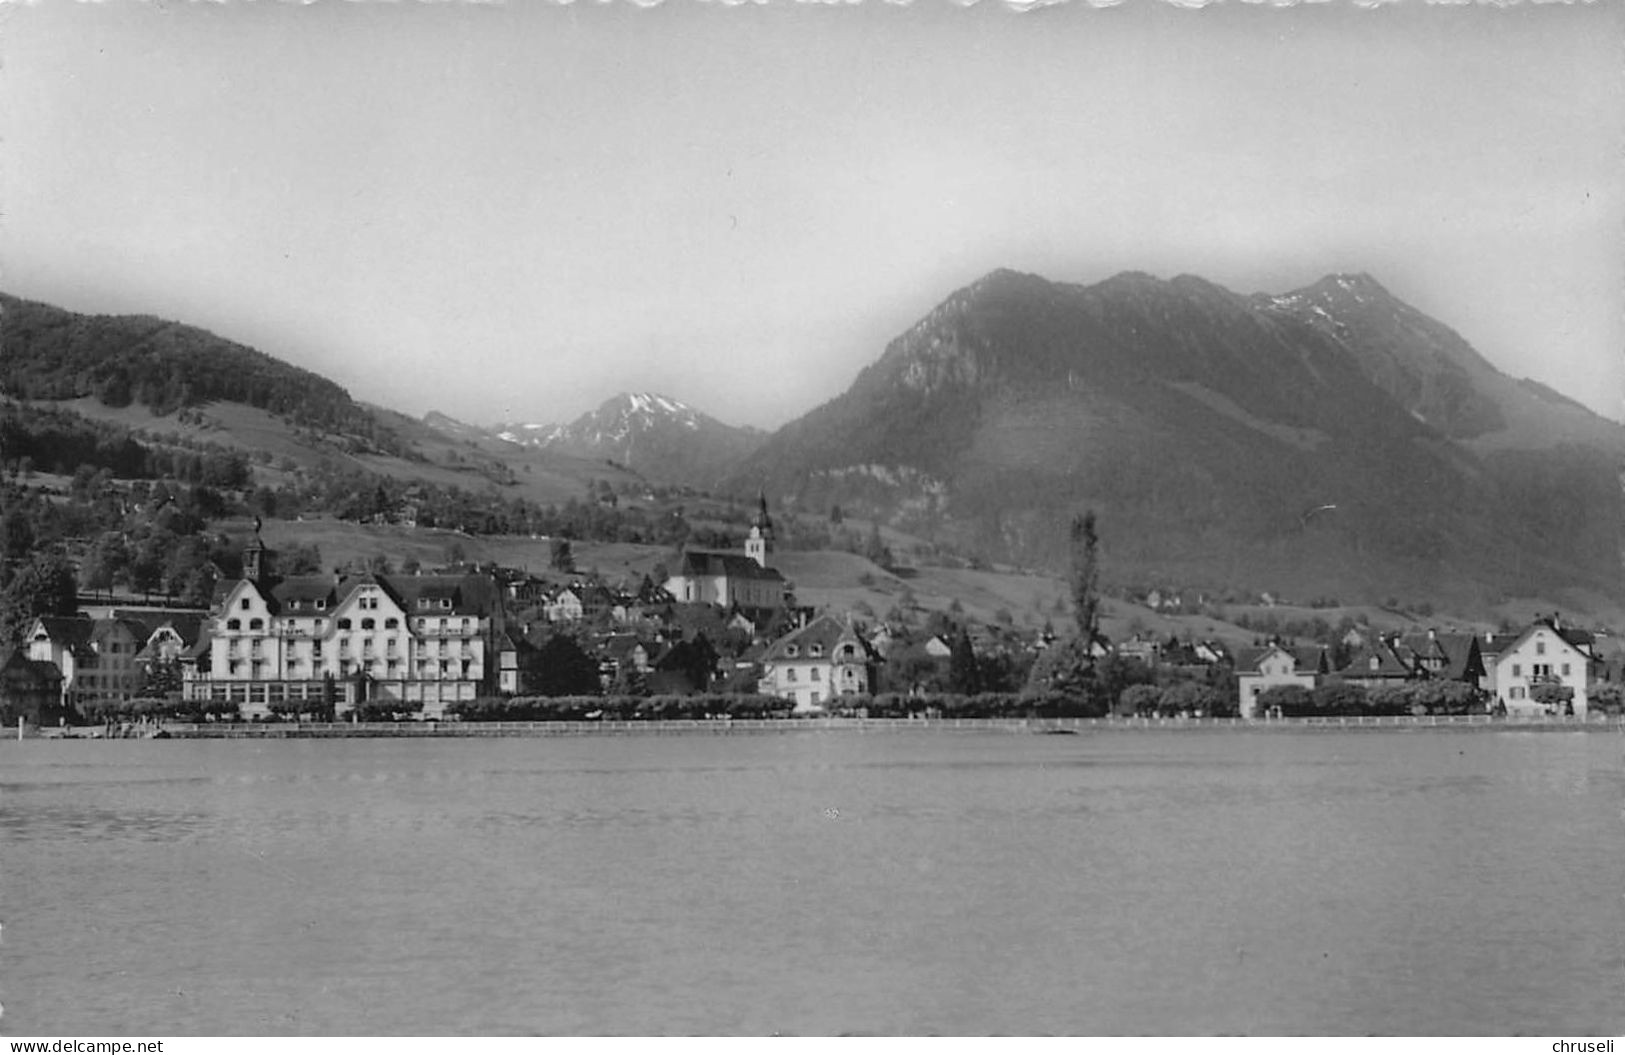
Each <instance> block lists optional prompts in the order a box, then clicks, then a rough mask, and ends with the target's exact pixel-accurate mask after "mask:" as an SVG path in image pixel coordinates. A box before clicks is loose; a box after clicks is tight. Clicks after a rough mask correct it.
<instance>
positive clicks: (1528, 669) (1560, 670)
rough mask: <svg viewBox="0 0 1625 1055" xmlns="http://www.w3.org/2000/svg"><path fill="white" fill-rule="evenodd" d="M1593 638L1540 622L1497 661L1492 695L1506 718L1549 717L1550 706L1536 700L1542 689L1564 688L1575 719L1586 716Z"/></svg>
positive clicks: (1554, 623)
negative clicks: (1570, 695)
mask: <svg viewBox="0 0 1625 1055" xmlns="http://www.w3.org/2000/svg"><path fill="white" fill-rule="evenodd" d="M1591 646H1592V640H1591V635H1590V634H1588V633H1586V632H1584V631H1580V630H1570V629H1566V628H1564V627H1562V626H1560V625H1558V623H1557V621H1556V620H1555V619H1539V620H1536V621H1535V623H1534V624H1533V625H1531V626H1530V627H1529V628H1528V629H1526V630H1525V631H1524V632H1523V633H1521V634H1519V635H1518V636H1517V638H1515V639H1514V640H1513V641H1512V642H1511V644H1509V645H1506V646H1504V647H1502V648H1501V650H1500V653H1499V654H1498V655H1497V656H1496V657H1495V662H1494V677H1493V679H1492V685H1493V691H1494V693H1495V698H1496V700H1497V701H1498V702H1499V703H1500V704H1501V705H1502V706H1503V707H1505V708H1506V712H1507V713H1508V714H1547V713H1550V711H1551V709H1552V708H1551V707H1549V706H1548V705H1546V704H1544V703H1540V702H1538V701H1537V700H1536V699H1535V695H1536V693H1535V689H1536V687H1537V686H1540V685H1554V686H1561V687H1566V688H1567V689H1569V690H1570V691H1571V692H1572V693H1573V698H1572V701H1571V702H1572V705H1573V708H1574V713H1575V714H1576V715H1577V716H1580V717H1584V716H1585V713H1586V690H1587V689H1588V688H1589V687H1590V685H1591V667H1592V664H1593V663H1594V662H1595V659H1596V657H1595V656H1593V655H1592V652H1591Z"/></svg>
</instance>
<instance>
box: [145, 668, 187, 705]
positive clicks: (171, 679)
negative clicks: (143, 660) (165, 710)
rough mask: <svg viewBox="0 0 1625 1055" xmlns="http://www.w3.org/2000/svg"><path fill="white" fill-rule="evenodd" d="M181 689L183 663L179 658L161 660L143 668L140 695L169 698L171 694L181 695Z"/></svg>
mask: <svg viewBox="0 0 1625 1055" xmlns="http://www.w3.org/2000/svg"><path fill="white" fill-rule="evenodd" d="M180 691H181V665H180V662H179V661H178V660H174V659H167V660H161V661H159V662H156V663H152V664H150V665H148V666H145V667H143V668H142V669H141V683H140V688H139V689H138V692H139V693H140V695H142V696H151V697H157V698H167V697H169V696H170V695H171V694H173V695H176V696H179V695H180Z"/></svg>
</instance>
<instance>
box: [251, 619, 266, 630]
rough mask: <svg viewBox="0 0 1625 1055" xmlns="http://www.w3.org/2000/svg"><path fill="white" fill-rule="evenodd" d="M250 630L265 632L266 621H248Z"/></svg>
mask: <svg viewBox="0 0 1625 1055" xmlns="http://www.w3.org/2000/svg"><path fill="white" fill-rule="evenodd" d="M248 629H250V630H264V629H265V620H263V619H250V620H249V621H248Z"/></svg>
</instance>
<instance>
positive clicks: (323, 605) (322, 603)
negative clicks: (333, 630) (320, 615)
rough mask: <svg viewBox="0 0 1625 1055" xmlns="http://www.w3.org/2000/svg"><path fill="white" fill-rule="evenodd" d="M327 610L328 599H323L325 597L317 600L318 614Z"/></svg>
mask: <svg viewBox="0 0 1625 1055" xmlns="http://www.w3.org/2000/svg"><path fill="white" fill-rule="evenodd" d="M326 609H327V599H326V598H323V597H318V598H316V610H317V611H318V612H321V611H325V610H326Z"/></svg>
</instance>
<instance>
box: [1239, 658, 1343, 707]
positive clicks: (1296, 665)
mask: <svg viewBox="0 0 1625 1055" xmlns="http://www.w3.org/2000/svg"><path fill="white" fill-rule="evenodd" d="M1326 672H1327V663H1326V650H1325V649H1324V648H1322V647H1320V646H1318V645H1313V646H1308V647H1296V648H1288V647H1287V646H1285V645H1280V644H1272V645H1269V646H1267V647H1265V648H1261V649H1253V650H1250V651H1247V652H1243V653H1242V654H1240V655H1238V656H1237V657H1236V683H1237V688H1238V692H1239V698H1240V704H1241V716H1242V717H1243V718H1255V717H1257V709H1258V706H1257V705H1258V697H1259V694H1260V693H1262V692H1263V691H1264V690H1265V689H1273V688H1275V687H1276V686H1277V685H1301V686H1302V687H1303V688H1305V689H1313V688H1314V687H1315V686H1316V685H1317V684H1319V683H1320V679H1321V677H1323V676H1324V675H1325V674H1326Z"/></svg>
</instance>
